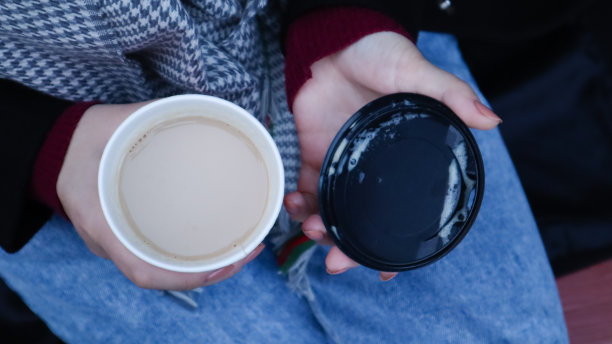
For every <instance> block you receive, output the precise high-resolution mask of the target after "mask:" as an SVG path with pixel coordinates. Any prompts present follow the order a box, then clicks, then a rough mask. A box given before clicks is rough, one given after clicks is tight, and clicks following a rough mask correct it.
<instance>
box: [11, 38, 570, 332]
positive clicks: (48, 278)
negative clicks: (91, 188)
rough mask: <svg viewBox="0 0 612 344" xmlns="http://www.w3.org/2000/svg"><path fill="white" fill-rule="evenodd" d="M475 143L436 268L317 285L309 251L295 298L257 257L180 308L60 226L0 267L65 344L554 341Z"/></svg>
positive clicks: (495, 167) (490, 144) (488, 157)
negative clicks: (460, 213) (302, 289)
mask: <svg viewBox="0 0 612 344" xmlns="http://www.w3.org/2000/svg"><path fill="white" fill-rule="evenodd" d="M419 44H420V48H421V49H422V50H423V52H424V54H425V55H426V56H427V57H428V58H429V59H430V60H431V61H433V62H434V63H436V64H438V65H440V66H442V67H443V68H446V69H447V70H449V71H451V72H453V73H455V74H456V75H458V76H459V77H461V78H463V79H465V80H467V81H468V82H471V83H472V84H473V82H472V80H471V77H470V75H469V72H468V71H467V69H466V67H465V65H464V64H463V62H462V60H461V56H460V55H459V52H458V50H457V46H456V43H455V41H454V38H452V37H451V36H447V35H439V34H431V33H422V34H421V36H420V39H419ZM475 135H476V138H477V140H478V143H479V145H480V147H481V150H482V153H483V158H484V161H485V169H486V178H487V185H486V190H485V197H484V200H483V203H482V208H481V212H480V215H479V217H478V219H477V221H476V223H475V225H474V226H473V228H472V230H471V231H470V233H469V234H468V235H467V236H466V238H465V239H464V241H463V242H462V243H461V244H460V245H459V246H458V247H457V248H456V249H455V250H453V251H452V252H451V253H450V254H448V255H447V256H446V257H444V258H443V259H441V260H440V261H438V262H436V263H434V264H432V265H429V266H427V267H424V268H421V269H418V270H414V271H410V272H405V273H401V274H400V275H399V276H397V277H396V278H395V279H394V280H392V281H390V282H387V283H382V282H380V281H379V280H378V277H377V273H376V272H374V271H372V270H368V269H366V268H357V269H353V270H350V271H349V272H347V273H345V274H342V275H340V276H330V275H328V274H327V273H326V272H325V268H324V258H325V251H326V249H325V248H320V249H318V250H317V252H315V254H314V256H313V257H312V259H311V262H310V265H309V267H308V270H307V272H308V278H309V280H310V285H311V287H312V290H313V295H314V299H312V300H307V299H305V298H300V297H298V296H297V295H295V294H294V293H292V292H291V291H290V290H289V289H288V288H287V285H286V280H285V278H284V277H283V276H282V275H279V274H278V273H277V271H278V268H277V266H276V262H275V259H274V255H273V253H272V252H270V251H269V250H265V251H264V252H263V253H262V254H261V255H260V256H259V257H258V258H257V259H255V260H254V261H253V262H251V263H250V264H248V265H247V266H245V268H244V269H243V270H242V271H241V272H240V273H239V274H238V275H236V276H235V277H234V278H232V279H230V280H227V281H224V282H222V283H219V284H217V285H214V286H211V287H206V288H204V289H203V291H202V293H200V294H197V295H196V296H195V297H196V300H197V302H198V304H199V307H198V308H196V309H192V308H189V307H185V306H184V305H183V304H182V303H180V302H177V299H176V298H173V297H169V296H168V294H166V293H163V292H161V291H153V290H143V289H139V288H138V287H136V286H135V285H133V284H132V283H131V282H130V281H128V280H127V279H126V278H125V277H123V275H121V273H120V272H119V271H118V270H117V269H116V268H115V266H114V265H113V264H112V263H111V262H109V261H106V260H104V259H101V258H98V257H96V256H95V255H93V254H92V253H90V252H89V250H88V249H87V247H86V246H85V245H84V243H83V242H82V240H81V239H80V238H79V237H78V235H77V234H76V232H75V231H74V229H73V228H72V226H71V225H70V224H69V223H68V222H66V221H64V220H62V219H61V218H59V217H58V216H55V217H53V218H52V219H51V220H50V221H49V222H48V223H47V224H46V225H45V226H44V227H43V228H42V229H41V230H40V231H39V232H38V233H37V234H36V236H35V237H34V238H33V239H32V240H31V241H30V242H29V243H28V245H26V246H25V247H24V248H23V249H22V250H21V251H19V252H18V253H16V254H13V255H9V254H6V253H4V252H2V253H0V271H1V274H2V277H3V278H4V279H5V281H6V282H7V284H9V285H10V286H11V287H12V288H13V289H14V290H16V291H17V292H18V293H19V294H20V295H21V296H22V297H23V299H24V300H25V302H26V303H27V304H28V305H29V306H30V307H31V308H32V309H33V310H34V312H36V313H37V314H38V315H39V316H41V317H42V318H43V319H44V320H45V322H47V324H48V325H49V327H50V328H51V329H52V331H54V332H55V333H56V334H57V335H58V336H59V337H61V338H62V339H63V340H65V341H66V342H69V343H189V342H191V343H289V342H291V343H325V342H342V343H411V342H418V343H457V342H461V343H500V342H512V343H539V342H542V343H565V342H567V334H566V328H565V324H564V320H563V312H562V309H561V305H560V302H559V297H558V294H557V290H556V287H555V281H554V279H553V275H552V272H551V270H550V266H549V264H548V262H547V260H546V255H545V252H544V249H543V247H542V243H541V240H540V238H539V236H538V232H537V228H536V225H535V222H534V220H533V217H532V215H531V212H530V209H529V206H528V204H527V201H526V198H525V196H524V194H523V191H522V189H521V185H520V183H519V180H518V178H517V176H516V173H515V171H514V168H513V165H512V163H511V161H510V159H509V157H508V154H507V152H506V150H505V148H504V145H503V142H502V140H501V138H500V135H499V133H498V132H497V131H496V130H493V131H487V132H480V131H476V132H475Z"/></svg>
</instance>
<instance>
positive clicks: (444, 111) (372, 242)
mask: <svg viewBox="0 0 612 344" xmlns="http://www.w3.org/2000/svg"><path fill="white" fill-rule="evenodd" d="M483 189H484V169H483V163H482V158H481V156H480V152H479V150H478V147H477V145H476V141H475V140H474V138H473V136H472V134H471V132H470V131H469V129H468V128H467V127H466V126H465V125H464V124H463V122H461V120H460V119H459V118H458V117H457V116H456V115H455V114H453V113H452V111H451V110H450V109H448V108H447V107H446V106H444V105H443V104H442V103H440V102H438V101H436V100H434V99H431V98H429V97H425V96H421V95H416V94H407V93H403V94H394V95H389V96H385V97H382V98H379V99H377V100H375V101H373V102H371V103H369V104H368V105H366V106H365V107H363V108H362V109H360V110H359V111H358V112H357V113H356V114H355V115H353V117H351V118H350V119H349V121H347V123H345V125H344V126H343V127H342V129H341V130H340V131H339V132H338V135H337V136H336V138H335V139H334V141H333V142H332V144H331V146H330V148H329V150H328V152H327V156H326V158H325V160H324V163H323V167H322V169H321V176H320V180H319V203H320V208H321V217H322V218H323V222H324V224H325V226H326V228H328V232H330V236H331V237H332V238H333V239H334V241H335V242H336V244H337V245H338V247H339V248H340V249H341V250H342V251H343V252H344V253H346V254H347V255H348V256H349V257H351V258H353V259H354V260H355V261H357V262H359V263H361V264H363V265H366V266H369V267H371V268H374V269H378V270H384V271H401V270H408V269H412V268H415V267H419V266H422V265H425V264H428V263H431V262H433V261H435V260H437V259H439V258H440V257H442V256H443V255H444V254H446V253H447V252H448V251H450V250H451V249H452V248H453V247H454V246H455V245H456V244H457V243H458V242H459V241H460V240H461V239H462V238H463V237H464V236H465V234H466V233H467V231H468V230H469V228H470V226H471V224H472V223H473V221H474V218H475V216H476V214H477V212H478V209H479V206H480V202H481V199H482V194H483ZM332 229H333V230H332Z"/></svg>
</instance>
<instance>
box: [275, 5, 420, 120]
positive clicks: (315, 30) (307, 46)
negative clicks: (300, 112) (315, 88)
mask: <svg viewBox="0 0 612 344" xmlns="http://www.w3.org/2000/svg"><path fill="white" fill-rule="evenodd" d="M381 31H392V32H396V33H399V34H401V35H404V36H406V37H407V38H408V39H410V40H412V41H413V42H414V40H413V38H412V37H411V36H410V35H409V34H408V33H407V32H406V30H404V28H403V27H402V26H401V25H400V24H398V23H397V22H395V21H394V20H393V19H391V18H389V17H387V16H386V15H384V14H382V13H380V12H377V11H374V10H370V9H364V8H358V7H332V8H325V9H319V10H315V11H312V12H309V13H307V14H305V15H303V16H301V17H299V18H297V19H296V20H295V21H294V22H292V23H291V25H290V26H289V28H288V29H287V36H286V41H285V50H286V56H285V85H286V88H287V102H288V103H289V108H292V107H293V101H294V99H295V96H296V94H297V92H298V91H299V89H300V88H301V87H302V86H303V85H304V83H305V82H306V81H307V80H308V79H310V78H311V77H312V73H311V71H310V66H311V65H312V64H313V63H315V62H316V61H318V60H320V59H322V58H323V57H325V56H328V55H331V54H333V53H336V52H338V51H340V50H342V49H344V48H346V47H348V46H349V45H351V44H353V43H355V42H357V41H358V40H359V39H360V38H362V37H364V36H367V35H369V34H371V33H375V32H381Z"/></svg>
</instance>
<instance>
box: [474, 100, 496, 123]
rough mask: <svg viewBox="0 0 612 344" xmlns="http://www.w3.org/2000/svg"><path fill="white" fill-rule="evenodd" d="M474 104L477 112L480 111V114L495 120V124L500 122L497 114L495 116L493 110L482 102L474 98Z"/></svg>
mask: <svg viewBox="0 0 612 344" xmlns="http://www.w3.org/2000/svg"><path fill="white" fill-rule="evenodd" d="M474 106H475V107H476V110H478V112H480V114H481V115H483V116H485V117H487V118H489V119H491V120H494V121H496V122H497V124H500V123H502V122H503V121H502V119H501V118H499V116H497V115H496V114H495V113H494V112H493V111H491V109H489V108H488V107H487V106H486V105H484V104H483V103H481V102H480V100H478V99H475V100H474Z"/></svg>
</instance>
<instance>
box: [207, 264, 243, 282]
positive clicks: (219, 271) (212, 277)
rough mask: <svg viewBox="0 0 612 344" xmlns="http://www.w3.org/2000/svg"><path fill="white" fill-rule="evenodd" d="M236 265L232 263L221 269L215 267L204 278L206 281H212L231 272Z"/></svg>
mask: <svg viewBox="0 0 612 344" xmlns="http://www.w3.org/2000/svg"><path fill="white" fill-rule="evenodd" d="M235 268H236V267H235V266H234V264H232V265H228V266H226V267H223V268H221V269H217V270H215V271H214V272H213V273H211V274H210V275H208V278H207V279H206V281H207V282H212V281H216V280H217V279H219V278H221V277H223V276H225V275H227V274H230V273H232V271H233V270H234V269H235Z"/></svg>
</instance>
